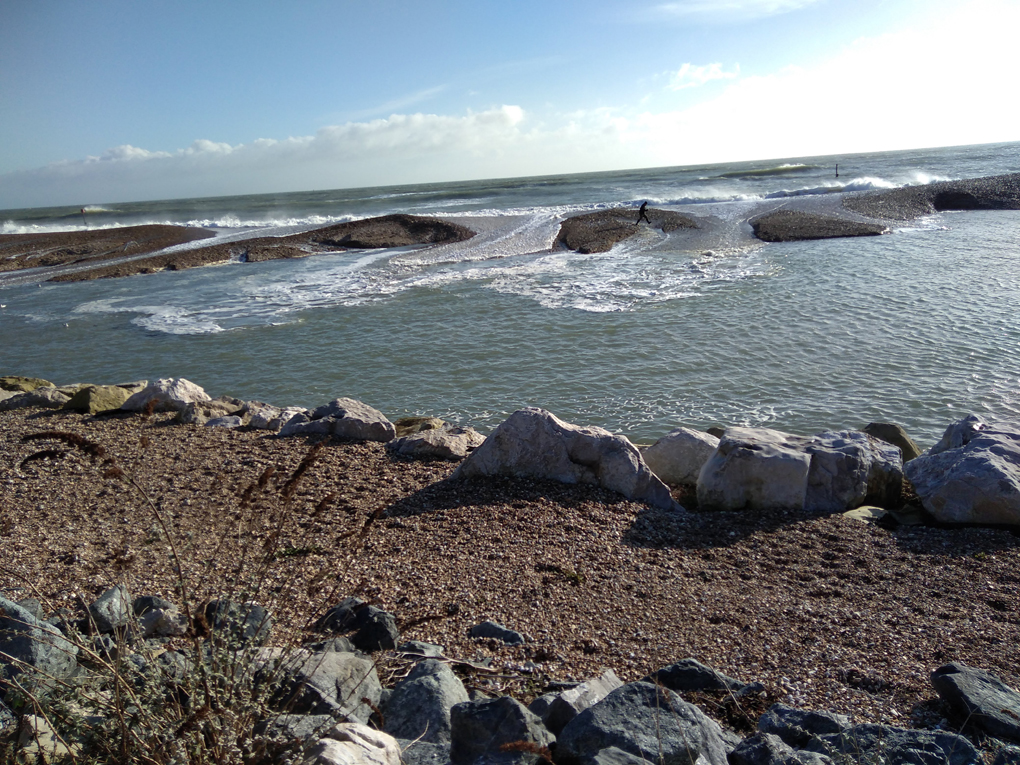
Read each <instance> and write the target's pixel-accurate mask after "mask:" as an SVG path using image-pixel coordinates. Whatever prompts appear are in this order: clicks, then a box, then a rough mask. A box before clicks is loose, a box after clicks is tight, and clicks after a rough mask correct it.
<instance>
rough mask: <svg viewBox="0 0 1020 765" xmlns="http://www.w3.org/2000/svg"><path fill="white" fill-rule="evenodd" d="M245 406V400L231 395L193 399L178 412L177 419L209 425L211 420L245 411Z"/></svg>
mask: <svg viewBox="0 0 1020 765" xmlns="http://www.w3.org/2000/svg"><path fill="white" fill-rule="evenodd" d="M244 406H245V403H244V401H242V400H241V399H239V398H232V397H230V396H220V397H219V398H214V399H210V400H209V401H192V402H190V403H189V404H187V405H186V406H185V407H184V409H182V410H181V411H180V412H178V413H177V420H178V422H183V423H184V424H186V425H208V424H209V423H210V422H211V421H214V420H218V419H221V418H223V417H231V416H236V415H238V414H241V413H243V412H244Z"/></svg>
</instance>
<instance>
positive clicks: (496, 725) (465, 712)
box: [450, 696, 556, 765]
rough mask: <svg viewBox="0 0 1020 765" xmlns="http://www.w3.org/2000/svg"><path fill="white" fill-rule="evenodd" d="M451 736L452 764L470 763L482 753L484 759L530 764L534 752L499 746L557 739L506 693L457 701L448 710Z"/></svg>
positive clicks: (543, 743) (539, 744)
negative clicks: (488, 697)
mask: <svg viewBox="0 0 1020 765" xmlns="http://www.w3.org/2000/svg"><path fill="white" fill-rule="evenodd" d="M450 736H451V741H450V761H451V762H452V763H453V765H471V764H472V763H475V762H478V761H479V760H481V759H482V758H483V757H484V758H485V762H486V763H494V764H496V763H528V764H529V765H531V764H532V763H535V762H537V761H538V755H537V754H532V753H530V752H503V751H501V749H500V747H502V745H503V744H510V743H514V742H516V741H525V742H528V743H531V744H534V745H535V746H536V747H543V746H549V744H551V743H553V742H554V741H555V740H556V737H555V736H553V735H552V733H550V732H549V731H548V730H546V728H545V726H544V725H542V721H541V720H540V719H538V717H536V716H535V715H533V714H532V713H531V712H529V711H528V710H527V709H526V708H525V707H524V706H523V705H522V704H521V703H520V702H519V701H517V700H516V699H513V698H510V697H509V696H503V697H501V698H498V699H488V700H485V701H466V702H464V703H462V704H457V705H456V706H455V707H453V709H452V710H450Z"/></svg>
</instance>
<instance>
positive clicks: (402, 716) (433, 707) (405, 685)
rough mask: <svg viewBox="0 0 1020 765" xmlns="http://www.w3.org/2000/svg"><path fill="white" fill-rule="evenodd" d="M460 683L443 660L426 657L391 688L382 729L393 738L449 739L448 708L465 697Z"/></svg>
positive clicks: (437, 741) (464, 691)
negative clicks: (384, 723) (391, 691)
mask: <svg viewBox="0 0 1020 765" xmlns="http://www.w3.org/2000/svg"><path fill="white" fill-rule="evenodd" d="M468 700H469V699H468V693H467V690H465V688H464V684H463V683H462V682H461V681H460V678H458V677H457V676H456V675H455V674H454V673H453V670H452V669H450V667H449V666H448V665H447V664H444V663H443V662H440V661H436V660H435V659H426V660H425V661H422V662H419V663H418V664H417V665H416V666H415V668H414V669H413V670H411V673H410V674H409V675H408V676H407V677H406V678H405V679H404V680H401V681H400V682H399V683H397V685H396V686H395V687H394V688H393V694H392V695H391V696H390V699H389V701H388V702H387V704H386V725H385V726H383V730H384V731H386V732H387V733H389V734H390V735H391V736H395V737H396V738H407V739H419V740H421V741H426V742H429V743H436V744H438V743H447V744H448V743H449V742H450V710H451V709H452V708H453V707H454V706H455V705H457V704H461V703H463V702H465V701H468Z"/></svg>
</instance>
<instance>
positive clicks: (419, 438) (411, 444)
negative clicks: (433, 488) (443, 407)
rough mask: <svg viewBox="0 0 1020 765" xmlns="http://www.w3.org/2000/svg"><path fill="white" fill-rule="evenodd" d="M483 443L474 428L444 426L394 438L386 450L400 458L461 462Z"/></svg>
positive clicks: (483, 438)
mask: <svg viewBox="0 0 1020 765" xmlns="http://www.w3.org/2000/svg"><path fill="white" fill-rule="evenodd" d="M484 441H485V436H483V435H482V434H481V433H479V432H478V431H477V430H475V429H474V428H461V427H457V426H454V425H444V426H443V427H441V428H434V429H430V430H422V431H419V432H417V433H413V434H412V435H408V436H403V437H401V438H395V439H393V440H392V441H390V442H389V443H388V444H386V448H387V449H388V450H390V451H392V452H393V453H394V454H399V455H401V456H402V457H413V458H415V459H426V460H462V459H464V458H465V457H467V456H468V455H469V454H470V453H471V452H473V451H474V450H475V449H477V448H478V447H479V446H481V445H482V443H484Z"/></svg>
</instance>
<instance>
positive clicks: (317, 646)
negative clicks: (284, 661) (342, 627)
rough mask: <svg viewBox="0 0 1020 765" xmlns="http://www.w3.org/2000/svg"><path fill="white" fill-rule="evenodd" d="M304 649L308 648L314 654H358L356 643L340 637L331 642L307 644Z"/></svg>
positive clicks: (322, 641) (331, 639)
mask: <svg viewBox="0 0 1020 765" xmlns="http://www.w3.org/2000/svg"><path fill="white" fill-rule="evenodd" d="M302 648H307V649H308V650H309V651H311V652H312V653H328V652H330V651H333V652H339V653H357V652H358V649H357V648H355V646H354V643H352V642H351V641H350V639H348V638H345V637H343V636H342V635H338V636H337V637H333V638H330V639H329V640H320V641H317V642H314V643H306V644H305V645H303V646H302Z"/></svg>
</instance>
